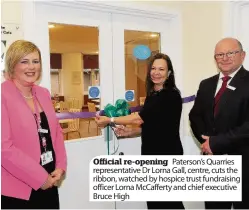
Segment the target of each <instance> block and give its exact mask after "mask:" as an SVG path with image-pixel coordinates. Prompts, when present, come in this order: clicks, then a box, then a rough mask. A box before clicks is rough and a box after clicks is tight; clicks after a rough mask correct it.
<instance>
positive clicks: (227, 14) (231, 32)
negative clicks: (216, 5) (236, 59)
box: [223, 1, 249, 69]
mask: <svg viewBox="0 0 249 210" xmlns="http://www.w3.org/2000/svg"><path fill="white" fill-rule="evenodd" d="M245 7H247V8H249V2H248V1H238V2H237V1H229V2H225V5H224V16H223V18H224V19H223V26H224V32H223V34H224V37H234V38H237V39H239V40H240V41H241V42H242V45H243V47H244V50H245V51H246V52H248V49H249V40H248V38H247V39H245V36H247V34H248V33H249V31H248V30H246V32H245V31H244V27H245V23H244V24H243V22H242V21H243V20H242V19H243V9H244V8H245ZM245 33H247V34H246V35H244V34H245ZM242 34H243V35H242ZM244 66H245V68H247V69H248V68H249V57H248V55H247V56H246V58H245V61H244Z"/></svg>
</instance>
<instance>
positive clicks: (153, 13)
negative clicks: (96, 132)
mask: <svg viewBox="0 0 249 210" xmlns="http://www.w3.org/2000/svg"><path fill="white" fill-rule="evenodd" d="M36 4H38V5H39V4H43V5H48V6H49V5H51V6H60V7H66V8H74V9H75V8H77V9H79V10H80V9H84V10H93V11H98V12H109V13H114V14H126V15H133V16H140V17H149V18H154V19H160V20H167V21H168V22H169V34H168V40H165V42H167V44H168V51H167V53H168V54H169V55H170V57H171V60H172V63H173V64H174V68H175V69H176V72H175V74H176V78H177V79H176V83H177V86H178V88H179V89H180V90H181V92H182V93H184V90H183V73H184V72H183V50H182V46H183V44H182V38H183V37H182V17H181V13H180V12H179V11H176V10H172V9H167V8H164V7H159V6H156V5H152V4H141V3H137V2H132V3H131V2H100V1H99V2H98V1H93V2H89V1H74V2H71V1H68V2H66V1H35V0H32V1H24V2H22V8H23V34H24V39H26V40H30V41H32V40H34V37H35V32H34V29H35V17H36V10H35V8H36ZM48 59H49V58H48ZM46 88H48V89H49V90H50V87H46ZM183 125H184V122H183V117H182V119H181V129H180V136H181V138H182V139H183Z"/></svg>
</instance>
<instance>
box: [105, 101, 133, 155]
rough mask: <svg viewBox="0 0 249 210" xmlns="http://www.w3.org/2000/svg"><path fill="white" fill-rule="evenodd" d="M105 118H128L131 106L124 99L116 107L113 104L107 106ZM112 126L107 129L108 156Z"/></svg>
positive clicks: (117, 102)
mask: <svg viewBox="0 0 249 210" xmlns="http://www.w3.org/2000/svg"><path fill="white" fill-rule="evenodd" d="M104 113H105V116H107V117H120V116H126V115H129V114H130V113H131V112H130V109H129V104H128V103H127V101H126V100H124V99H118V100H117V101H116V103H115V106H113V105H111V104H107V105H106V107H105V108H104ZM109 126H110V125H108V127H107V151H108V155H109V154H110V148H109V146H110V133H109V132H110V127H109Z"/></svg>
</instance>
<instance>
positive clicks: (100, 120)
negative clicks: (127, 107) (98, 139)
mask: <svg viewBox="0 0 249 210" xmlns="http://www.w3.org/2000/svg"><path fill="white" fill-rule="evenodd" d="M95 121H96V123H97V125H98V126H99V127H105V126H107V124H108V123H110V118H109V117H106V116H99V115H97V116H96V118H95Z"/></svg>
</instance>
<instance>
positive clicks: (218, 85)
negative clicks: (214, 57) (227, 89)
mask: <svg viewBox="0 0 249 210" xmlns="http://www.w3.org/2000/svg"><path fill="white" fill-rule="evenodd" d="M240 68H241V66H240V67H239V68H238V69H237V70H236V71H234V72H233V73H232V74H229V75H228V76H229V77H231V79H229V80H228V82H227V85H229V83H230V82H231V81H232V79H233V77H234V76H235V75H236V74H237V72H238V71H239V70H240ZM223 77H225V75H224V74H223V73H222V72H220V75H219V80H218V83H217V87H216V92H215V95H216V94H217V92H218V91H219V89H220V88H221V86H222V83H223V81H222V78H223Z"/></svg>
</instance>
